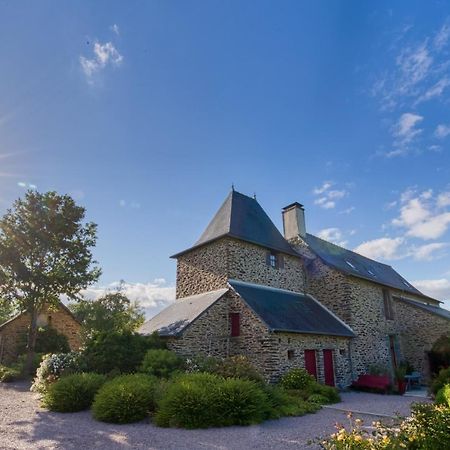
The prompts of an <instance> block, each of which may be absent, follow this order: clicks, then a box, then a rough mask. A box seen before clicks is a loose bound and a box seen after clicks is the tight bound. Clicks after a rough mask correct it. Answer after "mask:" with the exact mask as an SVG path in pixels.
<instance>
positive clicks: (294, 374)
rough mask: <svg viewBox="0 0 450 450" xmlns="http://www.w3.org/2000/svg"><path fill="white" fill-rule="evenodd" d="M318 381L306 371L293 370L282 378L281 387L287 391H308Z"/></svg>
mask: <svg viewBox="0 0 450 450" xmlns="http://www.w3.org/2000/svg"><path fill="white" fill-rule="evenodd" d="M315 382H316V380H315V379H314V377H313V376H311V375H310V374H309V373H308V372H307V371H306V370H305V369H291V370H290V371H289V372H287V373H286V374H284V375H283V377H282V378H281V382H280V384H281V386H283V387H284V388H286V389H308V388H309V387H310V386H311V385H312V384H313V383H315Z"/></svg>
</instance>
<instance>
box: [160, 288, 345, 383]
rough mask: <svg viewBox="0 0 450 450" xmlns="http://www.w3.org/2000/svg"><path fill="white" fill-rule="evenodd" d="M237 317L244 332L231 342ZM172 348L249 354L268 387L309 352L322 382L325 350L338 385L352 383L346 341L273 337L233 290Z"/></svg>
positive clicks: (191, 353)
mask: <svg viewBox="0 0 450 450" xmlns="http://www.w3.org/2000/svg"><path fill="white" fill-rule="evenodd" d="M236 312H238V313H239V314H240V324H241V333H240V335H239V336H237V337H231V324H230V321H229V316H230V313H236ZM168 346H169V348H170V349H172V350H174V351H176V352H177V353H179V354H181V355H183V356H185V357H193V356H196V355H202V356H214V357H219V358H225V357H228V356H234V355H245V356H246V357H247V358H248V359H249V361H250V362H251V363H252V364H253V365H254V366H255V367H256V368H258V369H259V371H260V372H261V374H262V375H263V376H264V378H265V379H266V380H267V381H270V382H275V381H278V380H279V378H280V377H281V376H282V375H283V374H284V373H285V372H287V371H288V370H289V369H292V368H296V367H304V366H305V361H304V358H305V357H304V352H305V350H316V364H317V372H318V373H317V375H318V380H319V381H320V382H324V370H323V353H322V350H323V349H330V350H332V352H333V360H334V366H335V379H336V384H337V385H338V386H340V387H345V386H348V385H349V384H350V382H351V368H350V365H349V358H348V351H349V339H348V338H343V337H333V336H322V335H313V334H311V335H307V334H296V333H278V332H276V333H275V332H271V331H270V330H269V329H268V328H267V326H266V325H265V324H264V323H263V322H262V321H261V320H260V319H259V317H258V316H257V315H256V314H255V313H254V312H253V311H252V310H251V309H250V308H249V307H248V306H247V305H246V303H245V302H244V301H243V300H242V299H241V298H240V297H239V296H238V295H237V294H235V293H234V292H233V291H232V290H230V292H228V293H227V294H226V295H225V296H223V297H222V298H221V299H219V300H218V301H217V302H216V303H215V304H214V305H213V306H212V307H210V308H209V309H208V310H207V311H205V312H204V313H203V314H202V315H201V316H200V317H199V318H198V319H197V320H196V321H195V322H194V323H193V324H192V325H191V326H189V327H188V328H187V329H186V331H185V332H184V333H183V336H182V338H170V339H169V340H168ZM289 355H291V356H290V357H289Z"/></svg>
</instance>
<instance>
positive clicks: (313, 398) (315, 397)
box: [308, 394, 329, 405]
mask: <svg viewBox="0 0 450 450" xmlns="http://www.w3.org/2000/svg"><path fill="white" fill-rule="evenodd" d="M308 402H310V403H317V404H318V405H326V404H327V403H329V400H328V398H327V397H324V396H323V395H320V394H312V395H310V396H309V397H308Z"/></svg>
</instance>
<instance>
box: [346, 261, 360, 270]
mask: <svg viewBox="0 0 450 450" xmlns="http://www.w3.org/2000/svg"><path fill="white" fill-rule="evenodd" d="M345 262H346V263H347V264H348V265H349V266H350V267H351V268H352V269H353V270H358V269H357V268H356V267H355V266H354V265H353V264H352V263H351V262H350V261H347V260H345Z"/></svg>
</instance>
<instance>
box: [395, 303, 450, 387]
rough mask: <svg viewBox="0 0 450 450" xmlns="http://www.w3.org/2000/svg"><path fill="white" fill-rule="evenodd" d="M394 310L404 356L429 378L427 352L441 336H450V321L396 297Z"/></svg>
mask: <svg viewBox="0 0 450 450" xmlns="http://www.w3.org/2000/svg"><path fill="white" fill-rule="evenodd" d="M394 311H395V316H396V317H398V320H397V332H398V335H399V338H400V343H401V349H402V352H403V356H404V358H405V360H406V361H409V362H410V363H411V364H412V365H413V366H414V368H415V369H416V370H419V371H420V372H421V373H422V374H423V375H424V377H425V379H428V378H429V376H430V373H429V365H428V357H427V352H429V351H430V350H431V347H432V345H433V343H434V342H435V341H436V340H437V339H438V338H439V337H441V336H442V335H444V334H445V335H448V336H450V321H449V320H446V319H444V318H443V317H439V316H437V315H436V314H432V313H429V312H427V311H424V310H423V309H419V308H418V307H414V306H412V305H410V304H408V303H405V302H402V301H401V300H398V299H396V298H394Z"/></svg>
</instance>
